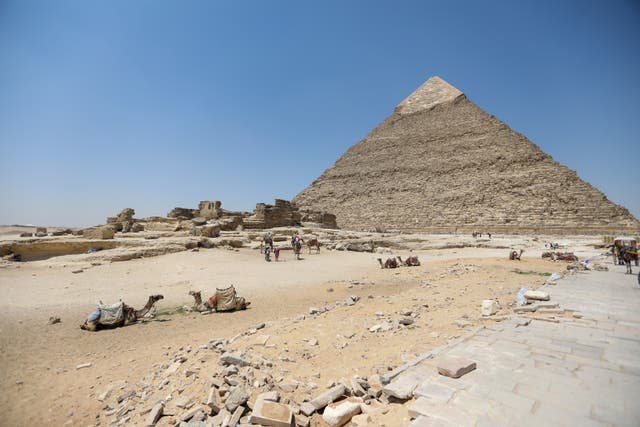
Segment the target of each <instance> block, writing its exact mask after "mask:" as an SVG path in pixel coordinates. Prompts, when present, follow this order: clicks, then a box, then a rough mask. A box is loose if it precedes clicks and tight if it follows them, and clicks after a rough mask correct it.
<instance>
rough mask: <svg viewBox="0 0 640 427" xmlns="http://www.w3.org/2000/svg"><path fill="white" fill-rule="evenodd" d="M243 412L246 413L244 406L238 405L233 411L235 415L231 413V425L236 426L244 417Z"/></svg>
mask: <svg viewBox="0 0 640 427" xmlns="http://www.w3.org/2000/svg"><path fill="white" fill-rule="evenodd" d="M242 414H244V406H238V407H237V408H236V410H235V411H233V415H231V419H230V420H229V426H235V425H237V424H238V421H240V418H242Z"/></svg>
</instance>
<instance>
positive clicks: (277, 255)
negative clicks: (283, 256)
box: [273, 248, 280, 262]
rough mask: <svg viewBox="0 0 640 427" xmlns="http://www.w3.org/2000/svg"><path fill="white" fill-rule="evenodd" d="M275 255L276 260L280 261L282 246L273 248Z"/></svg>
mask: <svg viewBox="0 0 640 427" xmlns="http://www.w3.org/2000/svg"><path fill="white" fill-rule="evenodd" d="M273 255H274V256H275V258H276V262H278V258H280V248H274V249H273Z"/></svg>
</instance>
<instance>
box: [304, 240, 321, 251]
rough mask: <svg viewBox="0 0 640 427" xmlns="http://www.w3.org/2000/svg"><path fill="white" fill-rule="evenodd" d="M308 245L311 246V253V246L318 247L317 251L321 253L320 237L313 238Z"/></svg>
mask: <svg viewBox="0 0 640 427" xmlns="http://www.w3.org/2000/svg"><path fill="white" fill-rule="evenodd" d="M307 247H308V248H309V253H311V248H316V253H317V254H319V253H320V241H319V240H318V239H311V240H309V241H308V242H307Z"/></svg>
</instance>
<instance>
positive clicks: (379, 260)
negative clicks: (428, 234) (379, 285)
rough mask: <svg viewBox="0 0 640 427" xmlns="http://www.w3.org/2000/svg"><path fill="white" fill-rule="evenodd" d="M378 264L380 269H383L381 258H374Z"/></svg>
mask: <svg viewBox="0 0 640 427" xmlns="http://www.w3.org/2000/svg"><path fill="white" fill-rule="evenodd" d="M376 259H377V260H378V262H379V263H380V268H384V264H383V263H382V258H376Z"/></svg>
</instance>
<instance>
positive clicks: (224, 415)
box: [207, 408, 232, 426]
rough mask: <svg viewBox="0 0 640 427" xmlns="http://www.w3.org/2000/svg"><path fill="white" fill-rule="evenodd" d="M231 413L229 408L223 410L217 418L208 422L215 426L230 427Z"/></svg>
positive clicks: (212, 418)
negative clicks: (224, 426) (227, 426)
mask: <svg viewBox="0 0 640 427" xmlns="http://www.w3.org/2000/svg"><path fill="white" fill-rule="evenodd" d="M231 416H232V414H231V412H229V411H227V408H222V410H220V412H219V413H218V414H217V415H216V416H215V417H211V418H209V419H208V420H207V421H211V423H212V424H213V425H214V426H220V425H223V424H224V425H229V421H230V420H231Z"/></svg>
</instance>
